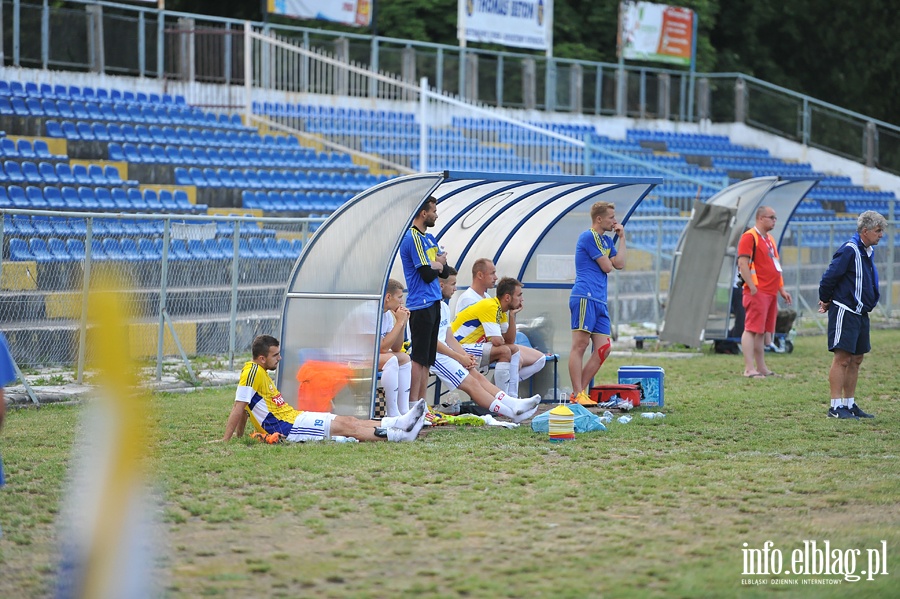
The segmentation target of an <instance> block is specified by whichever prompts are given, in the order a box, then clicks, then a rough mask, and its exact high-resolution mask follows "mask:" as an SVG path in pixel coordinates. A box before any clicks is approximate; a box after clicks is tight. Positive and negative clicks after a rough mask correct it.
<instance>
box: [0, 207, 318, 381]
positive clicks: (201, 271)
mask: <svg viewBox="0 0 900 599" xmlns="http://www.w3.org/2000/svg"><path fill="white" fill-rule="evenodd" d="M322 220H323V219H322V218H263V217H261V216H254V215H246V216H184V215H177V216H176V215H163V214H115V215H113V214H93V213H77V212H52V213H49V212H47V211H27V210H4V211H3V220H2V224H0V242H2V248H3V261H2V264H0V280H2V285H0V288H2V289H0V328H2V330H3V331H4V333H5V334H6V336H7V338H8V340H9V342H10V347H11V348H12V352H13V356H14V357H15V359H16V362H17V363H18V365H19V366H20V367H21V368H23V369H27V368H40V367H44V366H49V365H71V366H74V367H75V369H76V374H77V376H78V378H79V380H80V379H81V377H82V376H83V369H84V364H85V362H86V361H90V358H91V354H90V352H91V347H89V346H87V345H86V344H85V342H84V341H85V332H86V330H87V327H88V326H90V325H89V323H88V322H87V301H88V293H87V292H88V290H89V289H90V288H91V286H92V284H94V283H95V282H96V281H101V280H102V281H103V282H104V284H106V285H107V286H111V287H112V288H113V289H114V290H120V291H122V292H125V293H126V295H127V297H128V298H129V300H128V307H129V312H130V314H131V322H130V323H129V326H128V330H127V331H123V332H122V337H121V339H114V340H109V342H111V343H121V344H123V346H124V347H123V349H124V350H127V351H130V353H131V355H132V356H134V357H136V358H139V359H146V360H148V361H149V363H150V364H156V366H157V377H159V376H160V375H161V367H162V361H163V359H164V358H166V357H171V356H175V357H179V356H180V357H182V358H183V359H184V360H185V363H186V365H188V368H190V366H189V362H188V358H189V357H191V356H195V355H208V354H215V355H218V356H225V357H226V358H227V359H229V360H231V361H233V359H234V355H235V353H237V354H242V353H245V352H246V351H247V348H248V347H249V344H250V341H251V340H252V339H253V337H254V336H256V335H257V334H260V333H270V334H271V333H277V331H278V330H279V328H280V322H281V309H282V302H283V300H284V289H285V286H286V284H287V279H288V277H289V275H290V273H291V269H292V268H293V265H294V263H295V261H296V259H297V257H298V256H299V255H300V251H301V249H302V247H303V244H304V242H305V241H306V240H307V239H308V237H309V236H310V235H311V233H312V232H313V231H314V230H315V228H316V227H317V226H318V224H319V223H320V222H322Z"/></svg>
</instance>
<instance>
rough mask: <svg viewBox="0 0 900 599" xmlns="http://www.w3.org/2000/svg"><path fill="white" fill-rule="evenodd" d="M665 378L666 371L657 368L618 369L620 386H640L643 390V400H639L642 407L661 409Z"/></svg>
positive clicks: (622, 367)
mask: <svg viewBox="0 0 900 599" xmlns="http://www.w3.org/2000/svg"><path fill="white" fill-rule="evenodd" d="M665 378H666V371H665V370H663V369H662V368H661V367H659V366H620V367H619V384H620V385H626V384H627V385H633V384H635V383H640V384H641V387H642V388H643V390H644V398H643V399H642V400H641V405H642V406H659V407H661V406H662V405H663V399H664V393H663V380H664V379H665Z"/></svg>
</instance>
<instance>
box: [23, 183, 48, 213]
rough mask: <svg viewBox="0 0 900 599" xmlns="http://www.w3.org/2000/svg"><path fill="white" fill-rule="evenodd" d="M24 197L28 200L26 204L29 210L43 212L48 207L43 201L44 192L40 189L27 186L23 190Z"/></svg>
mask: <svg viewBox="0 0 900 599" xmlns="http://www.w3.org/2000/svg"><path fill="white" fill-rule="evenodd" d="M25 197H26V198H27V199H28V204H29V205H30V207H31V208H34V209H37V210H43V209H45V208H49V207H50V205H49V204H48V203H47V200H45V199H44V192H43V191H42V190H41V188H40V187H35V186H34V185H29V186H28V187H26V188H25Z"/></svg>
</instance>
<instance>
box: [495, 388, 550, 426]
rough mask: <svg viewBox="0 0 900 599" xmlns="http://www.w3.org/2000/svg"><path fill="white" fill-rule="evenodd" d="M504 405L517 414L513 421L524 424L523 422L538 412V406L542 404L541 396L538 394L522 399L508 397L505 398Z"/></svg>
mask: <svg viewBox="0 0 900 599" xmlns="http://www.w3.org/2000/svg"><path fill="white" fill-rule="evenodd" d="M503 403H505V404H506V405H507V406H509V407H510V408H512V410H513V412H515V416H513V417H512V421H513V422H522V421H523V420H528V419H529V418H531V417H532V416H534V413H535V412H536V411H537V408H538V405H539V404H540V403H541V396H540V395H539V394H538V395H532V396H531V397H528V398H522V399H517V398H513V397H506V398H504V400H503Z"/></svg>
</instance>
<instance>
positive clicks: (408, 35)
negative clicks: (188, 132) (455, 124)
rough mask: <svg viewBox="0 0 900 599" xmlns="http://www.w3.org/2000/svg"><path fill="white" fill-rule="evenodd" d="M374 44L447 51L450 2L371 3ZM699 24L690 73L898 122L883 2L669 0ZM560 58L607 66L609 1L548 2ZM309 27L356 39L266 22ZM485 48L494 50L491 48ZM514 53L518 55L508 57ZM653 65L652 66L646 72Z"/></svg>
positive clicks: (612, 46) (192, 3) (232, 1)
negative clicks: (767, 87) (384, 40)
mask: <svg viewBox="0 0 900 599" xmlns="http://www.w3.org/2000/svg"><path fill="white" fill-rule="evenodd" d="M375 1H376V2H377V7H376V10H375V15H376V21H377V22H376V24H375V25H376V26H375V27H374V28H373V29H370V30H369V31H368V32H371V31H372V30H375V31H377V32H378V34H379V35H381V36H385V37H392V38H400V39H413V40H417V41H427V42H435V43H441V44H451V45H456V44H457V43H458V41H457V38H456V12H457V0H375ZM669 1H670V2H671V3H672V4H677V5H683V6H687V7H688V8H691V9H693V10H694V11H695V12H696V13H697V15H698V19H699V21H698V26H699V35H698V40H697V70H698V71H700V72H710V71H716V72H742V73H747V74H749V75H753V76H755V77H758V78H759V79H762V80H764V81H768V82H771V83H775V84H777V85H781V86H783V87H786V88H788V89H792V90H795V91H798V92H800V93H804V94H808V95H811V96H813V97H815V98H818V99H820V100H824V101H826V102H831V103H833V104H836V105H838V106H841V107H844V108H849V109H851V110H855V111H857V112H861V113H863V114H866V115H869V116H872V117H875V118H879V119H882V120H885V121H888V122H893V123H897V122H900V106H898V105H897V103H896V102H894V101H893V100H894V98H895V97H896V96H897V94H898V92H900V78H898V77H896V76H895V75H894V74H895V73H896V72H897V70H898V69H897V68H898V66H900V36H897V35H896V34H895V33H894V31H893V27H892V24H893V23H894V22H895V19H896V13H897V5H896V3H895V2H893V1H889V0H858V1H856V2H847V1H846V0H728V1H727V2H725V1H722V0H686V1H678V0H669ZM554 4H555V6H554V9H555V10H554V27H553V37H554V49H553V53H554V55H555V56H557V57H560V58H579V59H583V60H592V61H594V60H596V61H603V62H615V61H616V60H617V57H616V31H617V28H618V18H619V16H618V13H619V1H618V0H603V1H600V2H598V1H597V0H556V1H555V2H554ZM166 7H167V8H168V9H170V10H178V11H184V12H197V13H201V14H214V15H219V16H228V17H233V18H240V19H252V20H261V19H262V2H260V1H256V0H251V1H250V2H247V1H246V0H218V1H217V2H208V1H200V0H167V2H166ZM270 20H272V21H276V22H285V23H290V24H294V25H300V26H305V27H311V28H320V29H333V30H345V31H355V32H360V30H359V29H356V28H350V27H345V26H341V25H336V24H332V23H323V22H322V21H297V20H287V19H282V18H280V17H270ZM492 48H493V49H500V48H498V47H492ZM513 50H514V51H519V50H515V49H513ZM648 66H658V65H648Z"/></svg>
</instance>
